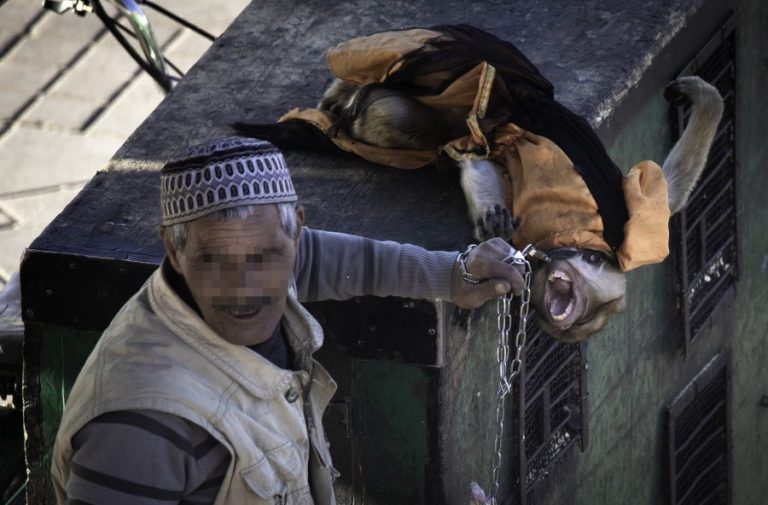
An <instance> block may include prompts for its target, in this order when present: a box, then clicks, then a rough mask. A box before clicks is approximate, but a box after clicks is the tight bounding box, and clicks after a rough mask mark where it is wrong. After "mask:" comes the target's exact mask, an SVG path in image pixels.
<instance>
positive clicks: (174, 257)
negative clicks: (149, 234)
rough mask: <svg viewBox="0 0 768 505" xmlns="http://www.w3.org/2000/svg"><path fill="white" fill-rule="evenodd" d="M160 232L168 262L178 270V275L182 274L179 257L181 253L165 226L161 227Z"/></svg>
mask: <svg viewBox="0 0 768 505" xmlns="http://www.w3.org/2000/svg"><path fill="white" fill-rule="evenodd" d="M158 232H159V233H160V238H161V239H163V245H164V246H165V255H166V256H168V261H170V263H171V266H172V267H173V269H174V270H176V273H178V274H181V263H180V262H179V255H180V254H181V252H180V251H179V250H178V249H176V246H175V245H174V244H173V241H172V240H171V234H170V233H168V232H167V231H166V229H165V226H162V225H161V226H160V228H159V229H158Z"/></svg>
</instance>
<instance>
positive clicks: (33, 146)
mask: <svg viewBox="0 0 768 505" xmlns="http://www.w3.org/2000/svg"><path fill="white" fill-rule="evenodd" d="M157 2H158V3H160V4H161V5H163V6H164V7H166V8H168V9H169V10H171V11H173V12H175V13H177V14H180V15H182V16H183V17H185V18H187V19H190V20H191V21H193V22H195V23H196V24H198V25H199V26H201V27H203V28H205V29H206V30H207V31H209V32H211V33H213V34H214V35H218V34H220V33H221V32H222V31H223V30H224V29H225V28H226V27H227V26H228V25H229V23H230V22H231V21H232V20H233V19H234V18H235V17H236V16H237V14H239V13H240V11H241V10H242V9H243V8H244V7H245V5H247V3H248V1H247V0H208V1H203V0H157ZM0 3H1V2H0ZM41 3H42V2H40V1H30V0H10V1H8V2H7V3H6V4H4V5H3V6H2V8H0V289H2V288H3V286H4V285H5V284H6V283H7V282H8V279H9V278H10V276H11V274H12V273H13V272H14V271H16V270H17V269H18V266H19V260H20V259H21V255H22V254H23V252H24V248H26V247H27V246H28V245H29V244H30V243H31V242H32V240H34V238H35V237H37V235H39V234H40V232H41V231H42V230H43V229H44V228H45V226H46V225H47V224H48V223H49V222H50V221H51V220H52V219H53V218H54V217H55V216H56V215H57V214H58V213H59V212H60V211H61V210H62V209H63V208H64V206H65V205H66V204H67V203H68V202H69V201H70V200H71V199H72V198H73V197H74V196H75V195H76V194H77V192H78V191H79V190H80V189H81V188H82V187H83V185H84V184H85V183H86V182H87V181H88V180H89V179H90V178H91V177H92V176H93V175H94V174H95V173H96V171H98V170H99V169H100V168H101V167H102V166H103V165H104V164H105V163H106V162H107V161H108V160H109V158H110V157H111V156H112V154H113V153H114V152H115V151H116V150H117V148H118V147H119V146H120V145H121V144H122V143H123V141H124V140H125V139H126V138H127V137H128V135H130V133H131V132H132V131H133V130H134V129H135V128H136V127H137V126H138V125H139V124H140V123H141V122H142V121H143V120H144V118H145V117H146V116H147V115H148V114H149V113H150V112H151V111H152V110H153V109H154V108H155V106H156V105H157V104H158V103H159V102H160V101H161V100H162V98H163V93H162V91H161V90H160V88H159V87H158V86H157V85H156V84H155V83H154V81H152V80H151V79H150V78H149V77H148V76H147V75H145V74H144V73H142V72H140V71H139V69H138V66H137V65H136V63H134V61H133V60H132V59H131V58H130V57H129V56H128V54H127V53H125V52H124V51H123V49H122V48H121V47H120V46H119V45H118V43H117V42H116V41H115V40H114V39H113V38H112V36H111V35H110V34H109V32H107V31H106V29H105V28H104V27H103V25H102V24H101V23H100V22H99V20H98V18H97V17H96V16H95V15H88V16H85V17H82V18H81V17H79V16H76V15H75V14H73V13H72V12H67V13H64V14H62V15H57V14H55V13H53V12H49V11H45V10H43V9H42V8H41V7H40V5H41ZM147 15H148V16H149V18H150V22H151V23H152V26H153V28H154V30H155V35H156V37H157V38H158V39H159V41H160V44H161V45H162V46H163V48H164V52H165V54H166V55H167V57H168V58H169V59H170V60H171V61H172V62H173V63H175V64H176V65H177V66H179V67H181V68H182V70H185V71H186V69H188V68H189V67H190V66H192V65H193V64H194V62H195V61H197V59H198V58H199V57H200V56H201V55H202V54H203V52H205V50H206V49H207V48H208V47H209V45H210V43H209V42H208V41H207V40H206V39H204V38H202V37H200V36H198V35H197V34H195V33H193V32H191V31H190V30H188V29H186V28H181V27H179V26H178V25H176V24H174V23H173V22H170V21H169V20H167V19H165V18H163V17H162V16H159V15H157V14H156V13H155V12H153V11H151V10H147Z"/></svg>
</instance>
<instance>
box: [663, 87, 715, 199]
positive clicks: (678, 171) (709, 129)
mask: <svg viewBox="0 0 768 505" xmlns="http://www.w3.org/2000/svg"><path fill="white" fill-rule="evenodd" d="M664 97H665V98H667V100H669V101H671V102H672V103H673V104H675V105H680V104H682V103H685V101H690V102H691V104H692V107H691V117H690V118H689V120H688V124H687V125H686V127H685V130H684V131H683V134H682V135H681V136H680V139H679V140H678V141H677V143H675V146H674V147H673V148H672V150H671V151H670V152H669V155H668V156H667V159H666V160H665V161H664V165H663V167H662V171H663V173H664V178H665V179H666V180H667V185H668V186H669V209H670V211H671V212H672V213H673V214H674V213H675V212H678V211H679V210H680V209H682V208H683V207H684V206H685V204H686V202H687V201H688V197H689V196H690V194H691V191H692V190H693V187H694V186H695V185H696V182H697V181H698V180H699V177H700V176H701V172H702V171H703V170H704V166H705V165H706V163H707V155H708V154H709V148H710V147H711V146H712V141H713V139H714V137H715V133H716V132H717V125H718V124H719V123H720V118H721V117H722V114H723V99H722V97H721V96H720V93H719V92H718V91H717V89H716V88H715V87H714V86H712V85H711V84H709V83H707V82H706V81H704V80H702V79H701V78H699V77H693V76H690V77H682V78H680V79H678V80H676V81H673V82H671V83H669V84H668V85H667V87H666V89H665V91H664Z"/></svg>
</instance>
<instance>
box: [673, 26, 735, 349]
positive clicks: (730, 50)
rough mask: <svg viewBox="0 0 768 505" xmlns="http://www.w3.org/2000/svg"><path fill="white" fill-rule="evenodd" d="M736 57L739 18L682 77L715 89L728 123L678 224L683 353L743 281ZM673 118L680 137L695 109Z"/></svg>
mask: <svg viewBox="0 0 768 505" xmlns="http://www.w3.org/2000/svg"><path fill="white" fill-rule="evenodd" d="M735 54H736V37H735V17H734V18H731V19H730V20H729V21H728V22H727V23H726V24H725V25H724V26H723V28H722V30H721V31H720V32H719V33H718V34H717V35H716V36H715V37H714V38H713V39H712V40H710V42H709V43H707V44H706V46H705V47H704V49H702V51H701V52H700V53H699V54H698V55H697V56H696V58H694V60H693V61H692V62H691V63H690V64H689V65H688V66H687V67H686V68H685V70H683V72H682V73H681V74H680V75H698V76H700V77H702V78H703V79H705V80H706V81H708V82H710V83H713V84H714V85H715V86H716V87H717V88H718V90H719V91H720V94H721V95H722V96H723V99H724V100H725V111H724V114H723V119H722V121H721V122H720V126H719V127H718V131H717V135H716V137H715V141H714V142H713V144H712V148H711V150H710V153H709V158H708V161H707V166H706V168H705V169H704V173H703V174H702V177H701V180H700V181H699V183H698V184H697V185H696V188H694V190H693V193H692V194H691V197H690V199H689V201H688V205H687V206H686V208H685V209H683V211H681V212H680V215H679V216H676V218H675V219H674V220H673V231H674V236H675V237H676V241H677V242H678V246H677V250H676V251H675V256H676V259H677V271H678V289H679V293H678V299H679V307H680V311H681V316H682V317H681V318H680V319H681V324H682V332H683V336H684V342H683V347H684V349H687V347H688V346H689V345H690V343H691V342H692V341H693V340H694V339H695V338H696V336H697V334H698V333H699V331H700V330H701V329H702V328H703V327H704V325H705V323H706V322H707V320H708V318H709V317H710V315H711V314H712V313H713V312H714V311H715V309H716V308H717V307H718V306H719V305H720V304H721V302H723V301H724V300H725V299H727V296H728V295H729V293H731V292H732V290H733V286H734V284H735V283H736V281H737V279H738V251H737V240H736V238H737V237H736V226H737V223H736V214H737V207H736V168H737V161H736V149H735V139H736V131H735V124H736V121H735V119H736V110H735V89H736V82H735V80H736V66H735ZM674 113H675V114H674V115H675V121H674V122H673V124H674V126H675V128H673V130H675V136H676V137H678V136H679V132H681V131H682V129H683V127H684V125H685V124H686V122H687V121H688V118H689V116H690V107H689V106H685V107H678V108H677V110H676V111H674Z"/></svg>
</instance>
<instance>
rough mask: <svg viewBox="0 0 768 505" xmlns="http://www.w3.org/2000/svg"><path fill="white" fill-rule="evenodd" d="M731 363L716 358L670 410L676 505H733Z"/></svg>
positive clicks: (670, 454)
mask: <svg viewBox="0 0 768 505" xmlns="http://www.w3.org/2000/svg"><path fill="white" fill-rule="evenodd" d="M729 360H730V356H729V353H727V352H726V353H723V354H721V355H718V356H716V357H715V358H713V359H712V360H711V361H710V362H709V363H708V364H707V365H706V366H705V367H704V368H703V369H702V371H701V372H699V373H698V374H697V375H696V377H695V378H694V379H693V381H691V383H690V384H688V385H687V386H686V387H685V388H684V389H683V391H682V392H680V394H678V395H677V397H676V398H675V399H674V400H673V401H672V404H671V405H670V407H669V417H668V426H667V430H668V433H667V435H668V447H667V451H668V452H667V457H668V461H669V471H670V477H669V485H670V503H671V505H702V504H707V505H718V504H722V505H728V504H729V503H730V481H731V479H730V468H731V465H730V438H729V432H730V419H729V411H730V408H729V382H730V368H729V364H728V362H729Z"/></svg>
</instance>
